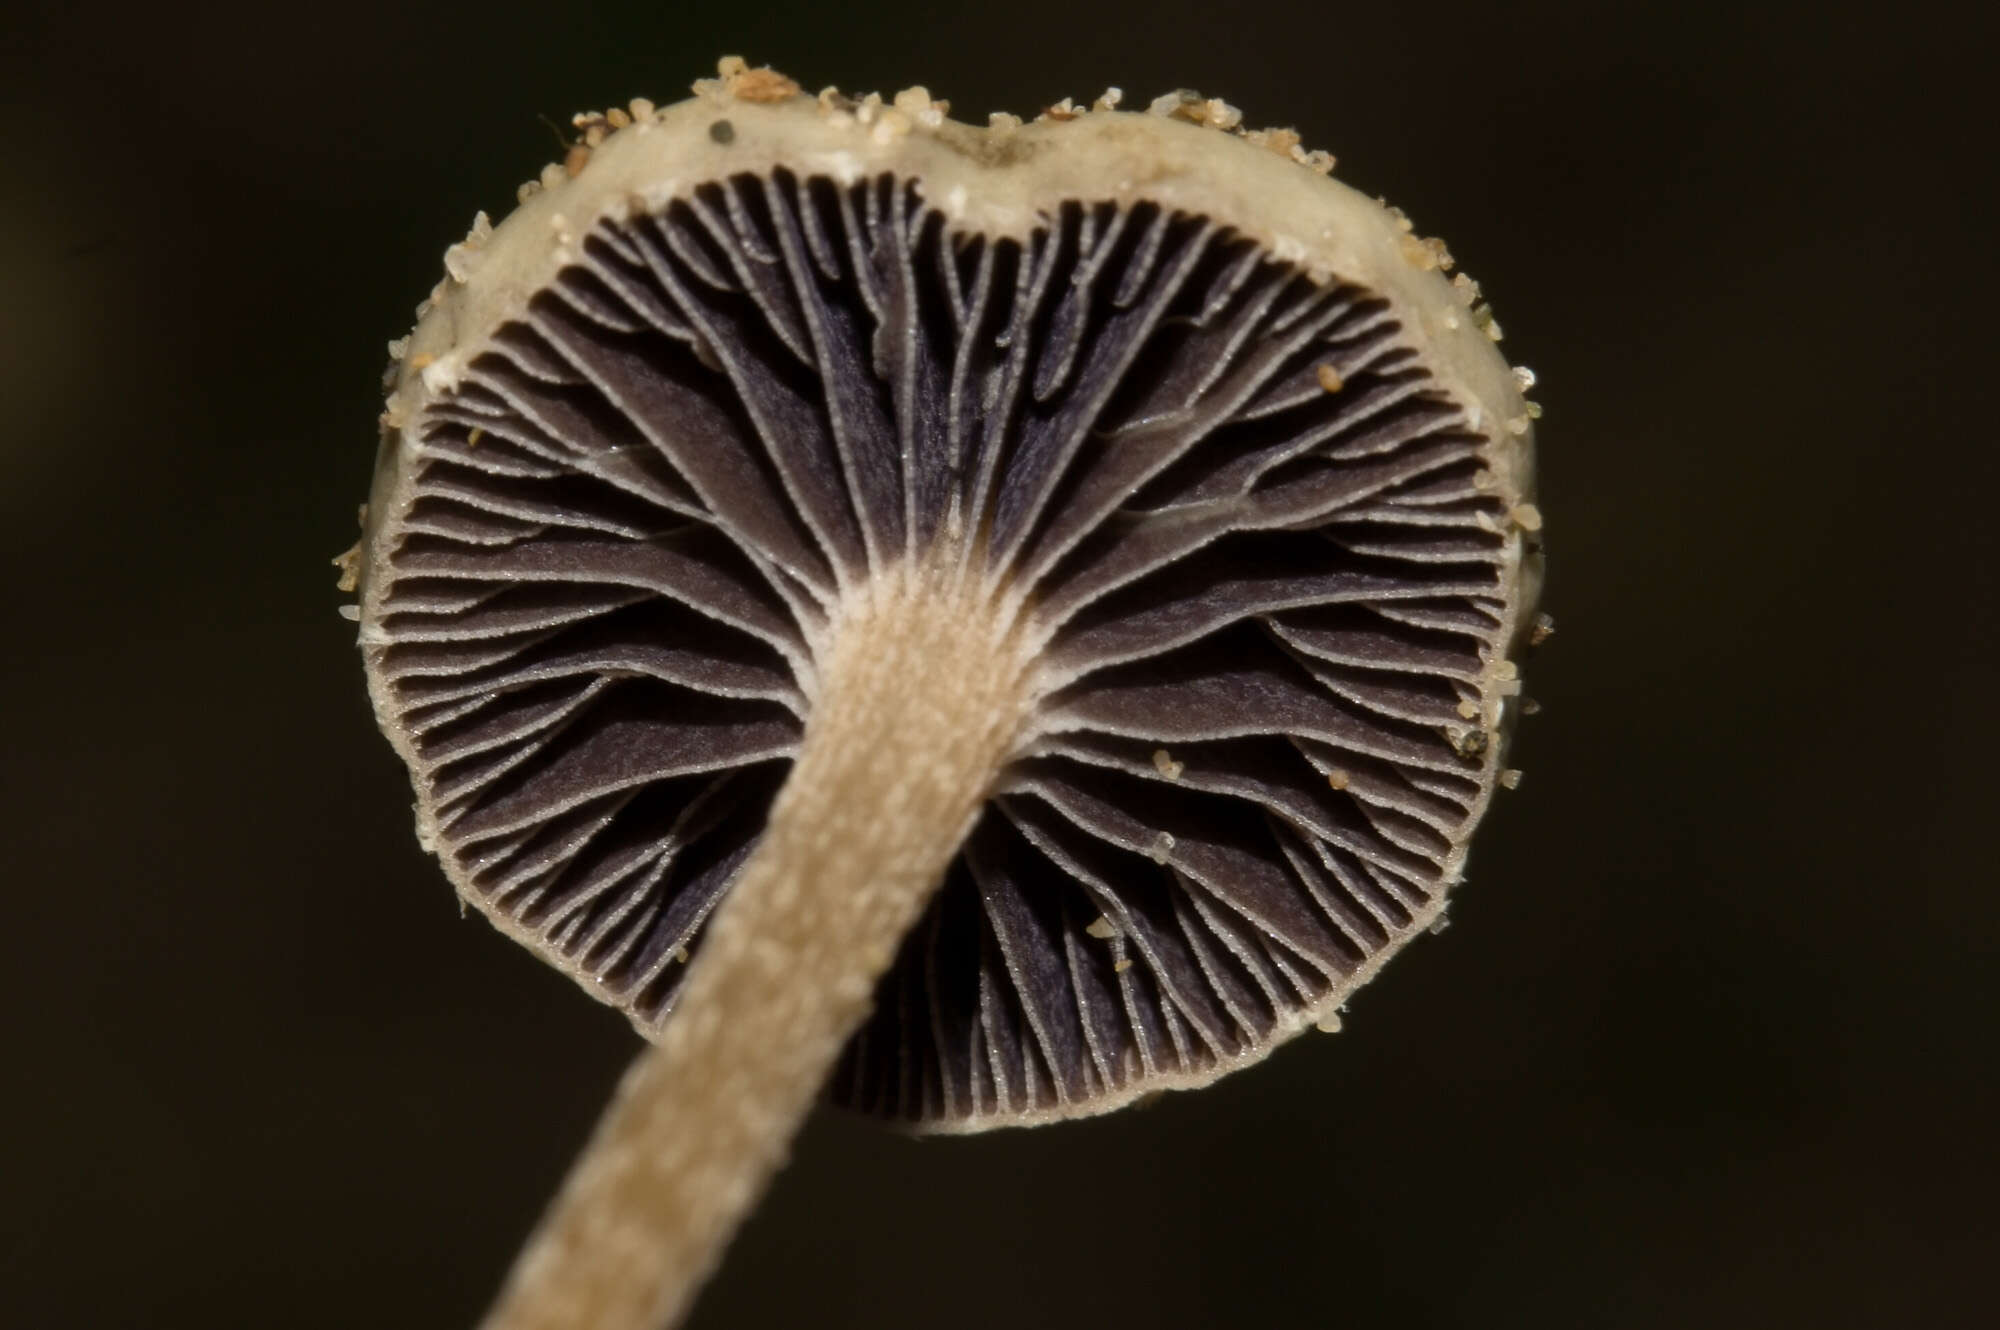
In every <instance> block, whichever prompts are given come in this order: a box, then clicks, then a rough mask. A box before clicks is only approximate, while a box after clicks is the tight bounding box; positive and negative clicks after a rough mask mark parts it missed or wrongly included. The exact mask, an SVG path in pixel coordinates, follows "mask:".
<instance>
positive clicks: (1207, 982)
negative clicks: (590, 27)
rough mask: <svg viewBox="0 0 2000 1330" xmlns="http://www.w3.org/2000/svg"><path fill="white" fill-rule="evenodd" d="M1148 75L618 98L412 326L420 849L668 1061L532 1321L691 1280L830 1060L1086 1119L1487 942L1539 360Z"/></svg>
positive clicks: (371, 655) (635, 1087)
mask: <svg viewBox="0 0 2000 1330" xmlns="http://www.w3.org/2000/svg"><path fill="white" fill-rule="evenodd" d="M1116 103H1117V98H1116V97H1115V96H1113V95H1107V97H1106V98H1104V99H1100V100H1099V102H1098V103H1097V106H1096V108H1095V109H1093V110H1089V111H1085V110H1083V109H1081V108H1078V107H1075V106H1073V105H1071V104H1069V103H1067V102H1065V103H1064V104H1063V106H1062V107H1060V108H1057V110H1056V111H1055V112H1052V113H1051V114H1049V115H1048V116H1045V117H1044V118H1043V119H1041V120H1039V121H1037V122H1035V123H1033V124H1022V123H1021V122H1020V121H1018V120H1015V119H1013V118H1012V117H1001V116H996V117H994V120H993V123H992V124H991V125H990V126H989V127H986V128H976V127H973V126H970V125H966V124H961V123H957V122H954V121H951V120H949V119H946V118H945V117H944V114H943V112H944V109H945V108H944V105H943V104H942V103H933V102H932V101H931V100H930V98H929V97H928V96H927V95H926V94H924V93H923V92H922V90H921V89H915V90H911V91H910V92H906V93H904V94H902V95H900V96H898V97H896V98H895V99H894V101H893V103H884V102H883V101H882V100H881V99H880V98H876V97H870V98H867V99H864V100H860V101H854V100H851V99H847V98H843V97H841V96H839V95H838V94H837V93H834V92H832V91H831V90H829V91H828V92H827V93H824V94H821V95H820V96H819V97H818V98H814V97H810V96H806V95H803V94H800V93H798V92H797V89H796V86H795V85H793V84H792V83H791V82H790V81H789V80H786V79H783V78H782V76H779V75H775V74H772V73H771V72H770V71H758V70H749V69H747V68H746V67H745V66H743V65H742V63H741V62H740V61H726V62H724V67H723V70H722V77H721V78H720V79H718V80H715V81H711V82H704V83H701V84H697V85H696V96H695V97H694V98H693V99H692V100H690V101H686V102H683V103H681V104H679V105H674V106H669V107H666V108H664V109H655V108H654V107H653V106H652V105H651V104H649V103H643V102H635V103H633V104H632V106H631V107H630V108H628V109H626V110H623V111H616V112H611V113H608V114H606V115H604V116H595V117H580V118H579V126H580V128H581V129H582V131H583V133H582V137H581V138H580V140H579V142H578V145H577V147H576V149H575V150H573V151H572V152H571V153H570V156H569V158H568V160H567V162H566V163H565V165H564V166H563V167H560V168H551V169H550V170H548V171H546V172H544V173H543V176H542V178H541V179H540V180H539V181H533V182H530V183H529V185H527V186H524V187H523V190H522V202H521V206H520V207H519V209H518V210H517V211H516V212H515V213H514V214H513V215H512V216H511V217H509V218H508V219H507V220H506V221H505V222H504V223H503V224H502V225H500V226H498V227H492V226H489V225H487V223H486V221H485V218H484V217H483V216H482V217H481V218H480V220H479V222H478V223H477V224H476V225H475V227H474V230H473V234H472V235H471V236H469V237H468V238H467V240H466V241H465V243H464V244H462V245H458V246H454V247H453V248H452V250H451V251H450V252H449V253H448V254H447V256H446V267H447V270H448V275H447V277H446V279H445V280H444V281H443V282H441V283H440V285H439V287H438V289H437V290H436V291H434V292H433V293H432V296H431V298H430V299H429V300H428V301H427V302H426V303H425V306H424V307H423V308H422V309H421V310H420V311H419V313H420V321H419V323H418V325H417V327H416V330H415V331H414V333H413V334H412V335H411V336H410V337H409V338H408V339H407V340H406V341H403V342H399V343H397V344H395V345H394V346H393V347H392V351H393V353H394V355H395V357H396V362H397V363H396V364H395V366H394V367H393V368H392V371H391V385H392V387H391V392H390V395H389V401H388V409H387V411H386V413H385V414H384V417H383V431H382V446H381V450H380V454H379V458H378V463H377V471H376V477H375V483H374V488H373V492H372V495H371V498H370V503H369V505H368V508H367V510H366V511H367V519H366V526H365V532H364V537H363V540H362V543H361V545H360V547H359V549H358V552H357V553H356V554H355V555H354V556H353V558H352V559H350V560H349V562H348V565H347V567H348V571H349V573H350V574H351V575H358V582H359V589H360V592H361V602H360V607H359V617H360V623H361V639H360V640H361V646H362V652H363V657H364V660H365V663H366V669H367V675H368V680H369V686H370V691H371V695H372V697H373V699H374V703H375V707H376V710H377V714H378V716H379V719H380V722H381V725H382V728H383V729H384V731H385V732H386V733H387V735H388V737H389V738H390V740H391V742H392V743H393V744H394V745H395V747H396V749H397V751H398V752H399V753H400V754H401V755H402V757H403V758H404V759H405V760H406V762H407V763H408V765H409V768H410V772H411V776H412V780H413V783H414V786H415V790H416V799H417V826H418V834H419V836H420V838H421V839H422V840H423V842H424V844H425V845H426V846H427V847H428V848H430V849H432V850H433V851H434V852H435V853H436V854H437V856H438V857H439V859H440V861H441V862H442V864H443V867H444V870H445V873H446V875H447V876H448V877H449V878H450V880H451V882H452V883H453V885H454V886H455V887H456V888H457V890H458V892H459V894H460V895H461V896H462V897H463V898H464V899H465V900H466V901H469V902H470V903H471V904H472V905H474V906H475V907H477V908H478V909H479V910H480V911H481V912H482V913H483V914H484V915H485V916H486V917H487V918H488V919H489V920H491V921H492V922H493V923H494V925H495V926H497V927H498V928H499V929H500V930H501V931H502V932H504V933H506V934H508V935H509V936H511V937H514V938H516V939H518V940H519V941H521V942H523V943H525V944H526V945H527V946H529V947H530V948H531V949H533V950H534V951H535V952H536V953H537V954H539V955H540V956H541V957H542V958H543V959H545V960H547V961H548V962H550V963H551V964H553V965H555V966H557V967H558V968H559V969H561V970H562V971H563V972H564V973H566V974H568V975H570V976H571V977H572V978H574V979H575V980H576V981H577V982H578V983H579V984H580V985H581V986H582V987H583V988H584V989H585V990H586V991H587V992H589V993H591V994H592V995H593V996H595V997H597V998H598V999H600V1000H602V1001H604V1002H607V1003H610V1004H613V1005H615V1006H616V1007H618V1008H619V1009H620V1010H622V1011H623V1012H625V1013H626V1014H627V1015H628V1016H629V1018H630V1019H631V1020H632V1022H633V1023H634V1024H635V1025H636V1026H637V1028H638V1029H639V1030H640V1031H641V1032H642V1033H643V1034H644V1035H645V1036H646V1037H647V1038H648V1039H650V1040H652V1041H653V1043H654V1047H653V1048H652V1049H651V1050H650V1051H648V1052H647V1053H645V1054H644V1055H643V1056H642V1057H641V1058H640V1059H639V1060H638V1061H637V1063H636V1064H635V1066H634V1068H633V1070H632V1072H631V1073H630V1074H629V1076H628V1077H627V1079H626V1081H625V1082H624V1084H623V1086H622V1088H621V1089H620V1090H619V1092H618V1094H617V1096H616V1098H615V1101H614V1103H613V1104H612V1106H611V1108H610V1109H609V1111H608V1113H607V1115H606V1117H605V1119H604V1121H603V1123H602V1125H601V1126H600V1128H599V1131H598V1133H597V1135H596V1137H595V1139H594V1140H593V1141H592V1143H591V1144H590V1145H589V1147H588V1148H587V1150H586V1151H585V1153H584V1155H583V1157H582V1159H581V1160H580V1162H579V1163H578V1165H577V1166H576V1168H575V1170H574V1172H573V1173H572V1175H571V1176H570V1178H569V1180H568V1182H567V1183H566V1184H565V1186H564V1188H563V1190H562V1192H561V1194H560V1196H559V1197H558V1198H557V1200H556V1202H555V1203H554V1205H553V1207H552V1209H551V1211H550V1213H549V1215H548V1217H547V1218H546V1219H545V1221H544V1223H543V1225H542V1227H541V1228H540V1230H539V1231H538V1233H537V1235H536V1236H535V1237H534V1238H533V1239H532V1241H531V1244H530V1246H529V1248H528V1250H527V1252H526V1254H525V1255H524V1257H523V1259H522V1260H521V1262H520V1263H519V1264H518V1265H517V1267H516V1269H515V1271H514V1274H513V1276H512V1278H511V1279H510V1281H509V1283H508V1285H507V1287H506V1289H505V1291H504V1292H503V1294H502V1296H501V1300H500V1302H499V1304H498V1306H497V1307H496V1308H495V1310H494V1311H493V1312H492V1314H491V1318H490V1320H489V1321H488V1324H489V1325H490V1326H492V1327H496V1328H501V1327H504V1328H505V1330H519V1328H521V1327H529V1326H536V1327H542V1326H579V1327H580V1326H589V1327H594V1328H595V1330H628V1328H629V1330H647V1328H650V1327H654V1326H658V1325H661V1324H664V1323H667V1322H669V1321H672V1320H674V1319H676V1318H677V1317H678V1316H679V1315H680V1313H681V1312H682V1311H684V1309H685V1307H686V1304H687V1302H688V1300H689V1299H690V1298H691V1296H692V1294H693V1292H694V1291H695V1290H696V1289H697V1288H698V1287H699V1285H700V1282H701V1280H702V1278H703V1277H704V1276H705V1274H706V1273H707V1272H708V1271H709V1269H710V1268H711V1267H712V1266H713V1264H714V1263H715V1262H716V1260H717V1259H718V1258H719V1255H720V1252H721V1250H722V1248H723V1247H724V1245H725V1244H726V1242H727V1239H728V1236H729V1234H730V1233H731V1232H732V1231H733V1229H734V1228H735V1226H736V1224H737V1223H738V1221H739V1220H740V1219H741V1218H742V1216H743V1215H744V1213H745V1212H746V1211H747V1210H748V1208H749V1207H750V1206H751V1205H752V1203H753V1202H754V1200H755V1199H756V1197H757V1195H758V1194H759V1193H760V1191H761V1189H762V1188H763V1186H764V1185H765V1183H766V1182H767V1180H768V1178H769V1177H770V1175H771V1174H772V1172H773V1171H774V1170H775V1169H776V1168H777V1167H778V1165H779V1164H780V1162H781V1159H782V1156H783V1153H784V1151H785V1149H786V1148H787V1144H788V1142H789V1140H790V1138H791V1136H792V1134H793V1132H794V1129H795V1127H796V1125H797V1123H798V1121H799V1120H800V1118H801V1117H802V1115H803V1114H804V1113H805V1112H806V1111H807V1110H808V1109H809V1107H810V1106H811V1103H812V1101H813V1100H814V1099H815V1097H817V1096H818V1095H820V1093H821V1092H822V1090H824V1091H825V1093H826V1094H827V1095H828V1096H830V1097H831V1099H833V1100H834V1101H835V1102H837V1103H839V1104H842V1105H845V1106H847V1107H849V1108H852V1109H856V1110H859V1111H861V1112H864V1113H870V1114H876V1115H880V1116H882V1117H884V1118H889V1119H893V1120H895V1121H897V1122H900V1123H902V1124H904V1125H905V1126H908V1127H910V1128H914V1129H916V1130H919V1131H928V1132H969V1131H979V1130H984V1129H987V1128H991V1127H996V1126H1004V1125H1013V1124H1031V1123H1041V1122H1049V1121H1053V1120H1056V1119H1062V1118H1071V1117H1077V1116H1081V1115H1085V1114H1093V1113H1101V1112H1104V1111H1107V1110H1109V1109H1113V1108H1117V1107H1119V1106H1120V1105H1123V1104H1127V1103H1130V1102H1132V1101H1133V1100H1135V1099H1137V1098H1139V1097H1140V1096H1142V1095H1147V1094H1150V1093H1152V1092H1155V1091H1158V1090H1163V1089H1178V1088H1188V1087H1194V1086H1199V1085H1203V1084H1206V1083H1208V1082H1210V1081H1212V1080H1214V1079H1215V1078H1216V1077H1218V1076H1220V1075H1222V1074H1223V1073H1225V1072H1227V1071H1231V1070H1233V1069H1235V1068H1238V1067H1242V1066H1244V1065H1247V1064H1248V1063H1251V1062H1255V1061H1257V1060H1258V1059H1260V1058H1262V1057H1263V1056H1264V1055H1265V1054H1266V1053H1268V1052H1269V1051H1270V1050H1271V1049H1272V1048H1273V1047H1274V1046H1276V1045H1277V1044H1279V1043H1281V1042H1283V1041H1285V1040H1286V1039H1289V1038H1290V1037H1292V1036H1293V1035H1295V1034H1297V1033H1299V1032H1301V1031H1303V1030H1306V1029H1311V1028H1315V1027H1317V1028H1320V1029H1337V1028H1338V1026H1339V1019H1340V1018H1339V1012H1340V1009H1341V1007H1342V1005H1343V1004H1344V1003H1345V1002H1346V1001H1347V1000H1348V998H1349V997H1350V996H1351V995H1352V993H1353V992H1354V990H1355V989H1356V987H1358V986H1359V985H1360V984H1361V983H1363V982H1364V981H1365V980H1367V979H1368V978H1369V977H1370V976H1372V975H1373V974H1374V973H1375V971H1376V970H1377V969H1379V968H1380V967H1381V965H1382V964H1383V963H1384V962H1385V961H1386V960H1387V959H1388V958H1389V957H1390V956H1391V955H1392V954H1394V953H1395V952H1396V951H1397V950H1398V949H1399V948H1400V947H1401V946H1402V945H1403V944H1404V943H1405V942H1407V941H1408V940H1409V939H1410V938H1412V937H1414V936H1416V935H1417V934H1419V933H1422V932H1424V931H1425V930H1427V929H1429V928H1432V927H1433V926H1434V925H1437V924H1439V923H1441V922H1442V911H1443V910H1444V907H1445V903H1446V899H1447V893H1448V891H1449V889H1450V887H1451V886H1452V885H1454V884H1455V883H1457V882H1458V881H1459V880H1460V877H1461V874H1462V870H1463V864H1464V859H1465V853H1466V843H1467V839H1468V837H1469V835H1470V833H1471V831H1472V829H1473V826H1474V824H1475V823H1476V822H1477V821H1478V819H1479V817H1480V815H1481V813H1482V812H1483V810H1484V808H1485V806H1486V803H1487V800H1488V798H1489V797H1490V795H1491V794H1492V792H1493V790H1494V788H1495V785H1496V784H1497V783H1500V780H1501V774H1502V772H1503V771H1505V770H1506V768H1504V767H1503V766H1502V764H1501V758H1502V749H1503V747H1504V738H1505V736H1506V734H1507V733H1508V730H1509V728H1510V725H1511V721H1512V718H1513V715H1514V713H1515V711H1516V709H1517V702H1518V693H1519V687H1520V685H1519V678H1518V672H1517V670H1516V667H1515V664H1514V661H1513V659H1512V655H1513V653H1514V652H1515V651H1516V648H1517V646H1518V645H1519V644H1520V642H1521V639H1522V638H1523V637H1524V636H1525V634H1526V632H1527V630H1528V627H1529V623H1530V621H1529V617H1528V616H1529V614H1530V613H1531V611H1532V606H1533V601H1534V595H1535V590H1536V586H1537V583H1538V570H1539V556H1538V548H1539V546H1538V536H1537V535H1536V534H1535V533H1536V529H1537V528H1538V527H1539V525H1540V517H1539V513H1538V512H1536V510H1535V509H1534V508H1533V507H1532V503H1531V499H1532V496H1531V494H1530V492H1529V491H1530V471H1531V466H1530V450H1531V431H1530V429H1529V424H1528V422H1529V418H1530V416H1531V415H1532V414H1534V412H1533V410H1532V408H1531V407H1530V406H1529V405H1528V404H1527V403H1526V402H1525V401H1524V400H1523V397H1522V392H1523V390H1524V388H1525V386H1526V385H1527V383H1528V382H1530V381H1531V380H1529V379H1528V378H1527V376H1526V375H1525V372H1515V371H1510V370H1509V368H1508V366H1507V364H1506V362H1505V361H1504V360H1503V359H1502V358H1501V356H1500V355H1499V353H1498V351H1497V350H1496V349H1495V346H1494V339H1495V338H1497V336H1498V329H1497V326H1495V325H1493V323H1492V322H1491V316H1490V314H1489V313H1488V312H1487V311H1486V310H1485V307H1484V306H1481V305H1477V303H1476V302H1477V288H1476V286H1474V285H1473V284H1471V283H1470V282H1469V281H1468V280H1466V279H1465V278H1463V277H1462V276H1461V277H1459V278H1458V279H1456V280H1455V281H1451V280H1447V279H1446V277H1445V275H1444V273H1445V270H1447V269H1448V268H1449V267H1450V266H1451V261H1450V257H1449V255H1448V254H1446V253H1445V251H1444V249H1443V246H1442V245H1439V244H1437V243H1436V242H1430V241H1423V240H1420V239H1418V238H1417V237H1415V236H1414V235H1413V234H1412V233H1411V231H1410V227H1409V224H1408V223H1407V221H1405V220H1403V219H1402V218H1401V216H1400V214H1398V213H1396V212H1395V211H1393V210H1391V209H1386V208H1384V207H1383V206H1380V205H1378V204H1377V203H1374V202H1371V201H1369V200H1368V199H1366V198H1364V197H1362V196H1361V195H1359V194H1357V193H1355V192H1354V191H1352V190H1350V189H1348V188H1346V187H1345V186H1343V185H1340V184H1338V183H1336V182H1334V181H1332V180H1330V179H1326V178H1323V168H1325V167H1326V166H1329V165H1330V164H1331V159H1328V158H1325V157H1324V156H1323V155H1318V154H1305V153H1303V152H1301V151H1300V150H1299V148H1298V141H1297V137H1296V136H1295V135H1291V134H1290V133H1289V132H1287V131H1266V132H1260V133H1247V132H1245V131H1243V130H1241V129H1240V128H1239V127H1238V125H1237V121H1238V120H1239V119H1240V117H1239V116H1237V115H1236V114H1235V112H1234V110H1233V108H1230V107H1227V106H1226V105H1225V104H1223V103H1220V102H1214V101H1208V100H1204V99H1202V98H1200V97H1197V96H1194V95H1193V94H1174V95H1170V96H1169V97H1166V98H1162V99H1160V100H1159V101H1158V102H1155V103H1153V105H1152V107H1151V109H1150V111H1148V112H1141V113H1136V114H1135V113H1125V112H1119V111H1116V110H1113V109H1111V108H1112V107H1114V106H1115V105H1116ZM1314 167H1319V168H1322V170H1315V169H1313V168H1314ZM1525 514H1534V516H1533V520H1532V521H1530V520H1527V518H1526V517H1525V516H1524V515H1525Z"/></svg>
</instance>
